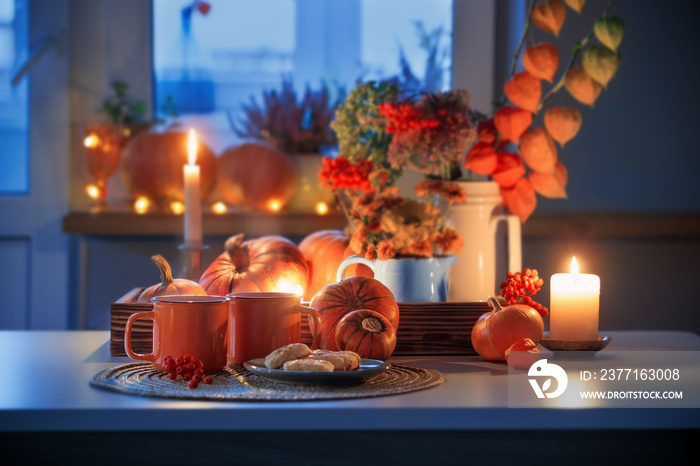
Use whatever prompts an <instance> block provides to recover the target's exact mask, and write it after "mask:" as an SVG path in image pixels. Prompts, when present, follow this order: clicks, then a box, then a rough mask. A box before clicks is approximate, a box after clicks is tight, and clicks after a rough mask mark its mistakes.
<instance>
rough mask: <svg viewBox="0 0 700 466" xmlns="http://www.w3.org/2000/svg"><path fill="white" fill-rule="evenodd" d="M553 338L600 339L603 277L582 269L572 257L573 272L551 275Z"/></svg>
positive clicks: (551, 329)
mask: <svg viewBox="0 0 700 466" xmlns="http://www.w3.org/2000/svg"><path fill="white" fill-rule="evenodd" d="M550 290H551V301H550V306H549V308H550V309H549V310H550V316H549V338H551V339H552V340H566V341H591V340H597V339H598V310H599V307H600V278H599V277H598V276H597V275H591V274H587V273H579V272H578V263H577V262H576V258H575V257H574V258H573V259H572V260H571V273H557V274H554V275H552V279H551V288H550Z"/></svg>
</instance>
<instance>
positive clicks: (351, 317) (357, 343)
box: [335, 309, 396, 361]
mask: <svg viewBox="0 0 700 466" xmlns="http://www.w3.org/2000/svg"><path fill="white" fill-rule="evenodd" d="M335 344H336V345H337V346H338V349H340V350H341V351H354V352H355V353H357V354H359V355H360V357H362V358H370V359H381V360H382V361H385V360H387V359H389V356H391V354H392V353H393V352H394V348H396V328H394V325H393V324H392V323H391V322H389V319H387V318H386V317H384V316H383V315H381V314H380V313H378V312H374V311H370V310H369V309H359V310H357V311H352V312H350V313H348V314H346V315H345V317H343V318H342V319H340V322H338V326H337V327H336V329H335Z"/></svg>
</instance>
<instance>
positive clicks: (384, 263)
mask: <svg viewBox="0 0 700 466" xmlns="http://www.w3.org/2000/svg"><path fill="white" fill-rule="evenodd" d="M455 261H456V259H455V256H440V257H423V258H402V259H389V260H380V259H375V260H369V259H365V258H364V257H362V256H350V257H348V258H346V259H345V260H344V261H343V262H341V263H340V265H339V266H338V274H337V277H336V278H337V280H338V281H341V280H342V279H343V276H344V275H345V269H346V268H348V267H349V266H351V265H352V264H364V265H366V266H367V267H369V268H370V269H372V273H374V278H375V279H377V280H379V281H380V282H382V283H383V284H384V286H386V287H387V288H389V290H390V291H391V293H392V294H393V295H394V299H396V301H398V302H400V303H416V302H442V301H446V300H447V270H448V269H449V268H450V267H451V266H452V265H453V264H454V263H455Z"/></svg>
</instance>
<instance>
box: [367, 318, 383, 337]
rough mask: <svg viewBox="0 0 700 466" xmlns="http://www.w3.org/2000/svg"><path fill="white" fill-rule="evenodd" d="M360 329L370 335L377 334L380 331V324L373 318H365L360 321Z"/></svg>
mask: <svg viewBox="0 0 700 466" xmlns="http://www.w3.org/2000/svg"><path fill="white" fill-rule="evenodd" d="M362 328H363V329H365V330H366V331H368V332H371V333H379V332H381V331H382V323H381V322H379V321H378V320H377V319H375V318H374V317H367V318H366V319H363V320H362Z"/></svg>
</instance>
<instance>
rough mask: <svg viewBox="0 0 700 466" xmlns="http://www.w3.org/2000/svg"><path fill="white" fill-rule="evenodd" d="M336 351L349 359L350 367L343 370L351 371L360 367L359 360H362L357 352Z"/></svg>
mask: <svg viewBox="0 0 700 466" xmlns="http://www.w3.org/2000/svg"><path fill="white" fill-rule="evenodd" d="M336 353H337V354H338V355H340V356H341V357H343V358H346V359H347V360H348V361H350V363H349V364H350V367H348V368H347V369H345V370H348V371H351V370H353V369H357V368H358V367H360V361H361V360H362V358H361V357H360V355H359V354H357V353H355V352H354V351H336Z"/></svg>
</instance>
